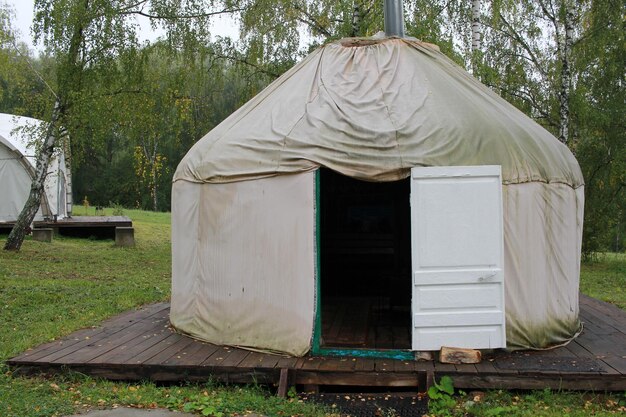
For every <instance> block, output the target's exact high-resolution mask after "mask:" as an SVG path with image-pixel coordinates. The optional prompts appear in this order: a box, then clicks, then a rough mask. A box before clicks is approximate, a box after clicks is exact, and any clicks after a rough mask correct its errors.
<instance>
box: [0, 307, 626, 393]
mask: <svg viewBox="0 0 626 417" xmlns="http://www.w3.org/2000/svg"><path fill="white" fill-rule="evenodd" d="M168 313H169V305H168V304H166V303H161V304H154V305H150V306H146V307H145V308H142V309H140V310H136V311H131V312H127V313H124V314H122V315H120V316H117V317H114V318H112V319H110V320H108V321H106V322H105V323H103V325H102V326H101V327H97V328H90V329H84V330H80V331H77V332H75V333H73V334H71V335H69V336H68V337H66V338H64V339H62V340H59V341H54V342H51V343H48V344H45V345H42V346H39V347H36V348H34V349H29V350H28V351H27V352H24V353H23V354H21V355H19V356H17V357H15V358H13V359H11V360H9V361H8V362H7V363H8V365H9V366H11V367H12V368H14V369H15V370H16V372H18V373H24V374H30V373H39V372H56V371H60V370H63V369H73V370H76V371H79V372H82V373H85V374H89V375H93V376H98V377H104V378H109V379H116V380H120V379H122V380H143V379H150V380H153V381H180V380H192V381H193V380H205V379H207V378H209V377H211V378H213V379H217V380H220V381H224V382H235V383H250V382H253V381H256V382H259V383H279V381H281V384H280V385H281V386H283V388H284V386H285V385H293V384H302V385H352V386H377V387H407V388H408V389H418V387H419V389H420V390H423V389H424V388H425V387H426V385H427V383H428V381H431V380H432V378H433V377H434V378H439V377H441V376H443V375H450V376H451V377H452V378H453V380H454V383H455V385H456V386H457V387H459V388H466V389H467V388H469V389H471V388H480V389H486V388H504V389H534V388H554V389H572V390H594V391H604V390H615V391H623V390H626V312H624V311H622V310H620V309H618V308H616V307H614V306H611V305H609V304H606V303H603V302H600V301H597V300H594V299H591V298H589V297H586V296H581V319H582V320H583V322H584V324H585V330H584V331H583V333H582V334H581V335H580V336H579V337H578V338H577V339H576V340H575V341H573V342H572V343H570V344H569V345H568V346H565V347H561V348H557V349H554V350H550V351H528V352H516V353H506V352H496V353H495V354H493V355H491V356H488V357H487V358H485V359H484V360H483V362H482V363H480V364H478V365H446V364H441V363H438V362H431V361H419V362H418V361H397V360H389V359H370V358H330V357H304V358H291V357H282V356H278V355H271V354H264V353H258V352H250V351H247V350H243V349H238V348H233V347H221V346H215V345H212V344H209V343H203V342H199V341H196V340H193V339H191V338H188V337H185V336H182V335H179V334H177V333H175V332H173V331H172V330H171V329H170V327H169V325H168Z"/></svg>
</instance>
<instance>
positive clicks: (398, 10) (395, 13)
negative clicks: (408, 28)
mask: <svg viewBox="0 0 626 417" xmlns="http://www.w3.org/2000/svg"><path fill="white" fill-rule="evenodd" d="M385 35H387V36H397V37H399V38H404V11H403V7H402V0H385Z"/></svg>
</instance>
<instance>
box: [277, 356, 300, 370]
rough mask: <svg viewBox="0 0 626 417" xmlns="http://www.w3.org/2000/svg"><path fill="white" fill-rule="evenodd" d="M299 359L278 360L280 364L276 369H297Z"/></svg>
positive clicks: (288, 357)
mask: <svg viewBox="0 0 626 417" xmlns="http://www.w3.org/2000/svg"><path fill="white" fill-rule="evenodd" d="M298 359H299V358H296V357H291V356H283V357H281V358H280V359H278V362H277V363H276V367H277V368H280V369H282V368H290V369H294V368H296V364H297V363H298Z"/></svg>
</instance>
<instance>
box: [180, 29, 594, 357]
mask: <svg viewBox="0 0 626 417" xmlns="http://www.w3.org/2000/svg"><path fill="white" fill-rule="evenodd" d="M583 185H584V184H583V177H582V174H581V170H580V168H579V165H578V163H577V162H576V160H575V158H574V156H573V155H572V153H571V152H570V151H569V150H568V148H567V147H566V146H565V145H563V144H562V143H560V142H559V141H558V140H557V139H556V138H555V137H554V136H552V135H551V134H550V133H548V132H547V131H546V130H545V129H543V128H542V127H541V126H539V125H538V124H537V123H535V122H534V121H533V120H531V119H530V118H528V117H527V116H525V115H524V114H523V113H522V112H520V111H519V110H517V109H516V108H515V107H513V106H512V105H511V104H509V103H508V102H506V101H505V100H503V99H502V98H501V97H499V96H498V95H497V94H495V93H494V92H492V91H491V90H489V89H488V88H486V87H485V86H484V85H482V84H481V83H480V82H478V81H477V80H476V79H474V78H473V77H472V76H471V75H469V74H468V73H466V72H465V71H464V70H463V69H461V68H460V67H459V66H457V65H456V64H455V63H453V62H452V61H451V60H450V59H448V58H447V57H446V56H444V55H443V54H442V53H441V52H440V51H439V50H438V48H437V47H436V46H433V45H430V44H426V43H423V42H420V41H418V40H416V39H412V38H404V37H397V36H391V37H388V36H377V37H374V38H358V39H356V38H354V39H343V40H340V41H336V42H333V43H330V44H327V45H325V46H323V47H321V48H319V49H317V50H316V51H314V52H313V53H311V54H310V55H308V56H307V57H306V58H305V59H304V60H303V61H302V62H300V63H299V64H297V65H295V66H294V67H293V68H292V69H291V70H289V71H288V72H286V73H285V74H284V75H283V76H281V77H280V78H279V79H277V80H276V81H275V82H273V83H272V84H270V85H269V86H268V87H267V88H266V89H265V90H263V91H262V92H261V93H260V94H258V95H257V96H256V97H254V98H253V99H252V100H250V101H249V102H248V103H246V104H245V105H244V106H242V107H241V108H240V109H238V110H237V111H236V112H234V113H233V114H232V115H231V116H230V117H229V118H227V119H226V120H225V121H224V122H222V123H221V124H220V125H218V126H217V127H216V128H215V129H213V130H212V131H210V132H209V133H208V134H207V135H206V136H204V137H203V138H202V139H201V140H199V141H198V142H197V143H196V144H195V145H194V146H193V147H192V148H191V149H190V151H189V152H188V153H187V155H186V156H185V157H184V158H183V160H182V161H181V162H180V165H179V166H178V168H177V170H176V173H175V175H174V180H173V188H172V257H173V265H172V298H171V316H170V320H171V323H172V325H173V326H174V327H175V328H176V329H178V330H179V331H180V332H183V333H185V334H188V335H191V336H192V337H195V338H197V339H201V340H205V341H208V342H211V343H215V344H219V345H231V346H239V347H246V348H250V349H256V350H262V351H269V352H281V353H286V354H289V355H294V356H302V355H305V354H306V353H307V352H309V351H312V352H313V353H315V354H333V355H341V354H364V353H367V354H370V355H373V356H376V355H381V356H385V355H387V356H389V355H390V354H393V355H396V356H392V357H405V358H409V357H412V355H415V352H416V351H429V350H437V349H439V348H441V347H442V346H452V347H467V348H475V349H494V348H509V349H543V348H547V347H550V346H554V345H558V344H562V343H566V342H567V341H569V340H571V338H573V337H575V335H576V334H577V332H579V329H580V321H579V318H578V311H579V310H578V282H579V268H580V249H581V238H582V222H583V199H584V195H583Z"/></svg>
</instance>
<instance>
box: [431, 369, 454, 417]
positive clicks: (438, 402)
mask: <svg viewBox="0 0 626 417" xmlns="http://www.w3.org/2000/svg"><path fill="white" fill-rule="evenodd" d="M453 395H454V385H453V383H452V378H450V377H449V376H447V375H446V376H443V377H442V378H441V379H440V380H439V382H438V383H437V382H436V381H434V382H433V385H432V386H431V387H430V388H428V399H429V400H428V409H429V411H431V412H432V413H433V414H435V415H441V416H446V415H452V414H451V410H453V409H454V406H455V405H456V400H455V399H454V398H453V397H452V396H453Z"/></svg>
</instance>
